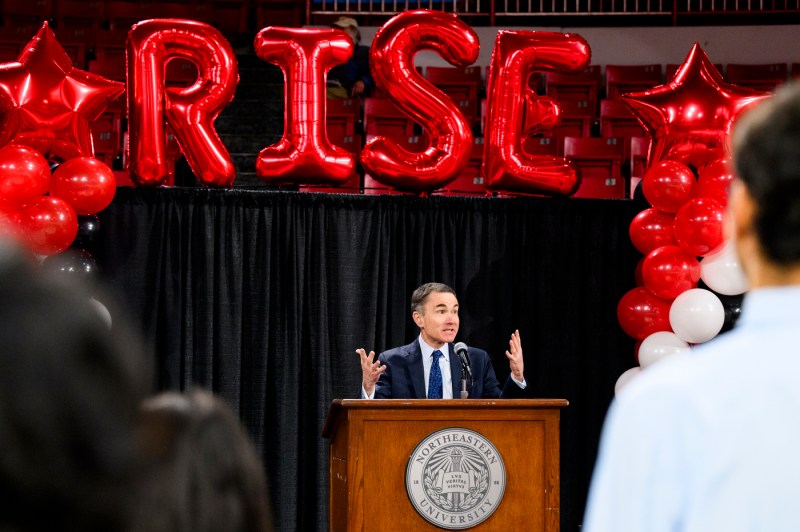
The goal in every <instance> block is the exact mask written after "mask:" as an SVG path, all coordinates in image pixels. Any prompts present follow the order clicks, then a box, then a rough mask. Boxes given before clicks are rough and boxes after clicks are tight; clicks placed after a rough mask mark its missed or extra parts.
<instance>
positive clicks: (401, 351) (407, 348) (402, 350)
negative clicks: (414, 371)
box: [381, 340, 419, 359]
mask: <svg viewBox="0 0 800 532" xmlns="http://www.w3.org/2000/svg"><path fill="white" fill-rule="evenodd" d="M418 350H419V348H418V347H417V341H416V340H414V341H413V342H411V343H410V344H406V345H401V346H398V347H392V348H391V349H387V350H386V351H384V352H383V353H381V356H382V357H383V358H384V359H386V358H393V357H398V356H403V357H405V356H409V355H410V354H412V353H414V352H415V351H418Z"/></svg>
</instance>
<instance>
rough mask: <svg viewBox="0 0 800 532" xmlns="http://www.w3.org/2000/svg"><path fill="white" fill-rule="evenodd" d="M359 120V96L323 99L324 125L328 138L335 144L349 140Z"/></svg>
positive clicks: (342, 143)
mask: <svg viewBox="0 0 800 532" xmlns="http://www.w3.org/2000/svg"><path fill="white" fill-rule="evenodd" d="M359 122H361V100H360V99H359V98H347V99H342V98H327V99H326V101H325V127H326V130H327V132H328V140H330V141H331V142H332V143H333V144H335V145H337V146H343V145H344V144H346V143H348V142H350V143H352V141H353V137H354V136H355V135H356V132H357V129H358V123H359Z"/></svg>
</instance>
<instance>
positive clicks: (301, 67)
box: [255, 27, 355, 185]
mask: <svg viewBox="0 0 800 532" xmlns="http://www.w3.org/2000/svg"><path fill="white" fill-rule="evenodd" d="M255 49H256V54H257V55H258V57H260V58H261V59H263V60H264V61H268V62H270V63H274V64H276V65H278V66H279V67H281V70H283V77H284V79H285V83H286V88H285V93H284V94H285V98H284V101H285V107H284V125H283V131H284V132H283V138H282V139H281V140H280V141H279V142H278V143H277V144H273V145H272V146H267V147H266V148H264V149H263V150H261V153H259V155H258V158H257V159H256V174H257V175H258V177H259V178H260V179H261V180H262V181H264V182H267V183H308V184H331V185H337V184H342V183H344V182H346V181H347V180H348V179H349V178H350V177H351V176H352V175H354V173H355V158H354V157H353V155H351V154H350V153H349V152H347V151H346V150H344V149H343V148H340V147H338V146H333V145H331V143H330V142H329V141H328V136H327V134H326V132H325V98H326V96H325V72H326V71H328V70H330V69H331V67H333V66H335V65H337V64H339V63H344V62H345V61H347V59H348V58H349V57H350V55H351V54H352V53H353V43H352V41H350V39H349V38H348V37H347V35H346V34H345V33H344V32H343V31H340V30H333V29H318V30H309V29H295V28H277V27H275V28H273V27H270V28H264V29H263V30H261V31H260V32H259V34H258V35H257V36H256V40H255Z"/></svg>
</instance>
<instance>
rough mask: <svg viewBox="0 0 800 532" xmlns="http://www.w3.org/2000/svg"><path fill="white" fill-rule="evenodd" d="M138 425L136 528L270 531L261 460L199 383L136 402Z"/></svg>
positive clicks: (227, 411) (152, 531)
mask: <svg viewBox="0 0 800 532" xmlns="http://www.w3.org/2000/svg"><path fill="white" fill-rule="evenodd" d="M140 427H141V435H140V441H141V442H142V443H143V446H144V449H145V450H146V454H147V456H148V457H149V458H150V459H151V463H150V466H149V469H148V471H147V473H146V475H145V483H144V486H145V491H146V492H147V493H148V494H149V496H150V501H149V505H146V506H145V511H144V513H145V516H144V517H145V519H147V518H149V520H145V521H144V522H146V523H147V526H146V527H145V528H143V529H142V531H143V532H220V531H223V530H224V531H225V532H266V531H271V530H272V521H271V512H270V505H269V499H268V494H267V481H266V477H265V474H264V468H263V465H262V464H261V460H260V459H259V458H258V454H257V453H256V450H255V447H254V446H253V444H252V442H251V440H250V438H249V436H248V435H247V433H246V432H245V429H244V427H243V426H242V425H241V423H240V422H239V419H238V418H237V417H236V415H235V414H234V413H233V411H232V410H231V409H230V408H229V407H228V406H227V404H225V403H224V402H223V401H222V400H220V399H219V398H217V397H216V396H214V395H212V394H211V393H210V392H207V391H205V390H202V389H195V390H192V391H189V392H186V393H185V394H180V393H177V392H163V393H161V394H159V395H156V396H154V397H151V398H149V399H147V400H146V401H145V402H144V403H143V404H142V408H141V420H140Z"/></svg>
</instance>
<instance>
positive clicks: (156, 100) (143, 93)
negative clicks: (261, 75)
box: [127, 19, 239, 186]
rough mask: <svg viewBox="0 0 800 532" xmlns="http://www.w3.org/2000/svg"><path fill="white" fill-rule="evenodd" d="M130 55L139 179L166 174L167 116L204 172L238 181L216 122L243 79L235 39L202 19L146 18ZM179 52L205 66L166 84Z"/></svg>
mask: <svg viewBox="0 0 800 532" xmlns="http://www.w3.org/2000/svg"><path fill="white" fill-rule="evenodd" d="M127 56H128V115H129V116H128V119H129V131H130V168H129V169H130V171H131V179H132V180H133V181H134V182H136V183H137V184H139V185H159V184H161V183H162V182H163V181H164V180H165V179H166V177H167V175H168V168H169V167H168V165H167V155H166V151H167V142H166V133H165V126H164V117H166V120H167V123H168V124H169V126H170V127H171V128H172V130H173V131H174V132H175V137H176V138H177V140H178V144H179V145H180V147H181V150H182V151H183V153H184V155H185V156H186V160H187V162H188V163H189V166H190V167H191V169H192V172H193V173H194V174H195V175H196V176H197V178H198V179H199V180H200V181H201V182H202V183H203V184H204V185H207V186H231V185H232V184H233V180H234V179H235V177H236V169H235V168H234V166H233V162H232V161H231V158H230V155H229V154H228V150H227V149H226V148H225V146H224V145H223V144H222V141H221V140H220V138H219V136H218V135H217V133H216V131H215V130H214V120H216V118H217V116H218V115H219V113H220V112H221V111H222V109H224V108H225V106H226V105H228V104H229V103H230V102H231V100H232V99H233V95H234V92H235V91H236V84H237V83H238V82H239V71H238V67H237V64H236V59H235V56H234V53H233V49H232V48H231V45H230V43H228V41H226V40H225V38H224V37H223V36H222V34H221V33H220V32H219V31H217V30H216V29H215V28H213V27H211V26H209V25H208V24H204V23H201V22H194V21H191V20H178V19H156V20H146V21H144V22H140V23H139V24H135V25H134V26H133V29H131V31H130V33H129V34H128V42H127ZM173 57H181V58H184V59H187V60H189V61H191V62H192V63H193V64H194V65H195V67H197V74H198V75H197V81H196V82H195V83H194V85H192V86H191V87H186V88H173V87H169V88H167V87H165V85H164V72H165V68H166V64H167V62H168V61H169V60H170V59H172V58H173ZM162 96H163V99H162ZM162 102H163V103H162Z"/></svg>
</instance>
